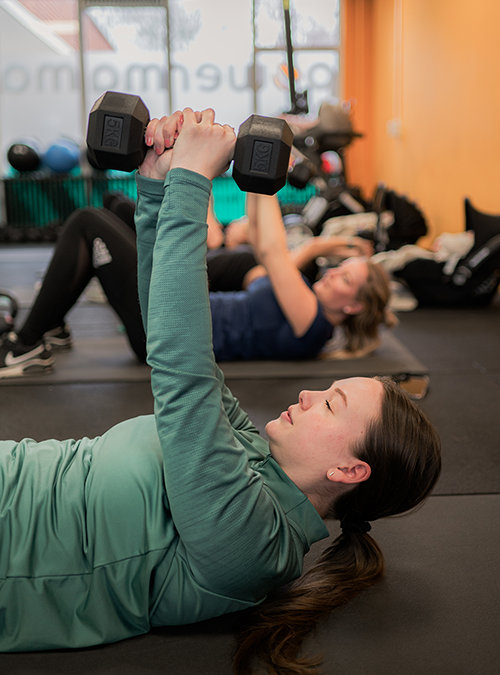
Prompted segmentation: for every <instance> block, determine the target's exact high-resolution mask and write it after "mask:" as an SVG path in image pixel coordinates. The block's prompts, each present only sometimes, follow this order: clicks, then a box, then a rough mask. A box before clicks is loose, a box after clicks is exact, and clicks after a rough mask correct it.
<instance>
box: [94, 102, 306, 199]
mask: <svg viewBox="0 0 500 675" xmlns="http://www.w3.org/2000/svg"><path fill="white" fill-rule="evenodd" d="M149 121H150V116H149V110H148V109H147V108H146V106H145V105H144V102H143V101H142V99H141V98H140V97H139V96H134V95H131V94H120V93H118V92H106V94H104V95H103V96H101V97H100V98H99V99H98V100H97V101H96V102H95V103H94V106H93V107H92V110H91V111H90V116H89V126H88V131H87V145H88V157H89V162H90V163H91V164H92V165H94V166H96V168H100V169H117V170H122V171H133V170H134V169H136V168H137V167H138V166H139V165H140V164H141V163H142V161H143V160H144V157H145V155H146V151H147V149H148V148H147V146H146V143H145V139H144V134H145V130H146V127H147V125H148V123H149ZM292 142H293V132H292V130H291V128H290V126H289V125H288V123H287V122H286V121H285V120H282V119H278V118H274V117H263V116H261V115H251V116H250V117H249V118H248V119H247V120H245V122H243V124H242V125H241V126H240V128H239V132H238V137H237V139H236V146H235V151H234V157H233V160H234V164H233V178H234V180H235V182H236V184H237V185H238V186H239V188H240V189H241V190H245V191H247V192H260V193H263V194H275V193H276V192H277V191H278V190H279V189H281V188H282V187H283V186H284V185H285V183H286V178H287V174H288V162H289V158H290V150H291V146H292Z"/></svg>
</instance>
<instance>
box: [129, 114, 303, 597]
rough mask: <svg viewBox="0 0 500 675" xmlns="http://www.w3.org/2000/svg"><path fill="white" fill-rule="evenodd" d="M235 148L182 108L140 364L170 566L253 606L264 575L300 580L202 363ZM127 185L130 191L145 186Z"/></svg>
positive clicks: (270, 500)
mask: <svg viewBox="0 0 500 675" xmlns="http://www.w3.org/2000/svg"><path fill="white" fill-rule="evenodd" d="M198 120H199V121H198ZM234 141H235V137H234V132H233V130H232V129H231V128H230V127H221V126H220V125H217V124H214V122H213V111H203V113H201V117H199V116H197V115H195V113H194V112H193V111H191V110H189V109H186V110H184V111H183V124H182V129H181V131H180V133H179V136H178V138H177V139H176V142H175V145H174V148H173V150H172V151H171V153H172V157H171V163H170V170H169V172H168V173H167V175H166V179H165V182H164V184H163V183H161V184H162V186H164V190H165V195H164V198H163V202H162V206H161V209H160V212H159V216H158V222H157V227H156V241H155V245H154V251H153V256H152V268H151V281H150V285H149V310H148V316H147V338H148V362H149V364H150V365H151V367H152V375H151V378H152V389H153V394H154V396H155V415H156V420H157V429H158V435H159V438H160V443H161V447H162V454H163V457H164V475H165V487H166V494H167V497H168V504H169V508H170V510H171V513H172V517H173V520H174V523H175V526H176V529H177V531H178V532H179V536H180V543H179V547H178V556H179V564H180V565H182V566H183V569H184V573H185V574H186V575H187V577H189V578H190V579H191V580H192V583H195V584H197V585H198V586H199V587H203V588H205V589H208V590H209V591H210V592H212V593H218V594H221V595H223V596H228V597H237V598H240V599H241V600H245V601H251V602H252V601H253V602H255V601H258V600H259V599H262V597H263V595H264V594H265V593H266V592H267V591H268V590H269V584H270V578H272V579H273V580H274V583H276V579H278V583H279V582H280V581H283V580H284V579H290V578H291V577H293V576H295V575H297V574H298V573H300V569H301V564H302V562H301V556H302V554H303V551H302V550H301V551H300V552H298V553H297V552H296V551H295V546H294V545H293V544H292V543H291V542H292V540H293V539H294V536H293V534H292V532H291V530H290V527H289V525H288V523H287V522H286V516H285V513H284V512H283V510H282V509H281V508H280V507H279V506H278V504H277V501H276V497H275V496H274V495H273V494H271V493H270V492H269V491H268V490H267V489H266V486H265V483H264V482H263V481H262V478H261V477H260V476H259V474H258V473H256V472H255V471H254V470H253V469H252V468H251V466H250V465H249V458H250V457H251V456H254V458H255V455H257V456H258V459H259V460H263V459H264V458H265V457H266V456H267V453H268V448H267V444H266V443H265V441H264V440H263V439H260V437H259V436H258V435H257V433H256V430H255V429H254V428H253V426H252V425H251V424H250V423H249V422H248V418H247V417H246V415H245V414H244V413H243V412H242V411H241V410H240V408H239V406H238V404H237V401H236V400H235V399H234V398H233V397H232V396H231V395H230V392H229V390H228V389H227V388H226V387H225V386H224V385H223V384H222V378H221V376H220V371H219V369H218V367H217V365H216V363H215V360H214V356H213V350H212V334H211V316H210V306H209V300H208V284H207V273H206V262H205V255H206V235H207V225H206V215H207V208H208V201H209V196H210V189H211V185H210V180H211V179H212V178H214V177H215V176H217V175H218V174H219V173H221V172H222V171H224V169H225V168H226V167H227V164H228V162H229V161H230V159H231V157H232V154H233V149H234ZM168 152H170V151H168ZM156 161H157V160H156ZM137 180H138V187H139V190H142V189H143V184H144V181H147V182H150V181H148V178H147V177H144V176H141V175H139V176H138V178H137ZM139 246H140V245H139ZM139 255H140V253H139ZM140 283H142V282H141V281H140ZM144 283H145V284H147V280H144ZM231 423H232V424H231ZM259 448H260V451H259ZM264 448H266V450H264ZM278 523H279V525H278ZM271 570H272V572H271ZM274 583H273V584H272V585H274Z"/></svg>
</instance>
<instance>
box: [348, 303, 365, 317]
mask: <svg viewBox="0 0 500 675" xmlns="http://www.w3.org/2000/svg"><path fill="white" fill-rule="evenodd" d="M364 308H365V306H364V304H363V303H362V302H354V303H351V304H350V305H346V306H345V307H344V314H349V315H350V316H353V315H354V314H360V313H361V312H362V311H363V309H364Z"/></svg>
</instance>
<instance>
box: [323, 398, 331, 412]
mask: <svg viewBox="0 0 500 675" xmlns="http://www.w3.org/2000/svg"><path fill="white" fill-rule="evenodd" d="M325 403H326V407H327V408H328V410H330V411H332V412H333V410H332V409H331V407H330V401H329V400H328V399H325Z"/></svg>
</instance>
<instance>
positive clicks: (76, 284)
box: [18, 208, 146, 361]
mask: <svg viewBox="0 0 500 675" xmlns="http://www.w3.org/2000/svg"><path fill="white" fill-rule="evenodd" d="M93 276H97V278H98V279H99V281H100V283H101V286H102V288H103V290H104V292H105V294H106V296H107V298H108V300H109V303H110V305H111V307H112V308H113V309H114V310H115V312H116V313H117V314H118V316H119V317H120V319H121V321H122V323H123V325H124V326H125V330H126V333H127V337H128V339H129V342H130V346H131V347H132V349H133V350H134V352H135V353H136V355H137V357H138V358H139V359H140V360H141V361H145V360H146V338H145V333H144V328H143V324H142V318H141V313H140V308H139V299H138V291H137V248H136V242H135V233H134V232H133V231H132V230H131V229H130V228H129V227H128V226H127V225H125V224H124V223H123V222H122V221H121V220H120V219H119V218H117V217H116V216H115V215H114V214H112V213H111V212H110V211H108V210H106V209H100V210H99V209H94V208H86V209H78V210H77V211H75V212H74V213H73V214H71V216H70V217H69V218H68V220H67V221H66V225H65V227H64V229H63V231H62V233H61V235H60V237H59V240H58V242H57V246H56V248H55V251H54V255H53V257H52V260H51V262H50V265H49V267H48V269H47V272H46V274H45V277H44V280H43V283H42V287H41V288H40V291H39V293H38V296H37V298H36V300H35V303H34V305H33V307H32V308H31V311H30V313H29V315H28V317H27V319H26V321H25V323H24V325H23V326H22V328H21V330H19V331H18V338H19V340H20V341H21V342H22V343H23V344H25V345H31V344H34V343H35V342H36V341H38V340H40V339H41V337H42V336H43V335H44V334H45V333H46V332H47V331H49V330H52V329H54V328H57V327H59V326H61V325H62V324H63V323H64V318H65V316H66V314H67V313H68V312H69V310H70V309H71V308H72V307H73V306H74V305H75V303H76V302H77V300H78V298H79V297H80V295H81V294H82V293H83V291H84V290H85V287H86V286H87V284H88V283H89V281H90V280H91V279H92V277H93Z"/></svg>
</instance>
